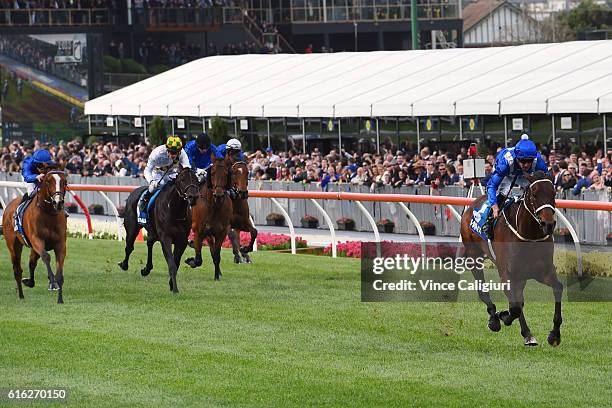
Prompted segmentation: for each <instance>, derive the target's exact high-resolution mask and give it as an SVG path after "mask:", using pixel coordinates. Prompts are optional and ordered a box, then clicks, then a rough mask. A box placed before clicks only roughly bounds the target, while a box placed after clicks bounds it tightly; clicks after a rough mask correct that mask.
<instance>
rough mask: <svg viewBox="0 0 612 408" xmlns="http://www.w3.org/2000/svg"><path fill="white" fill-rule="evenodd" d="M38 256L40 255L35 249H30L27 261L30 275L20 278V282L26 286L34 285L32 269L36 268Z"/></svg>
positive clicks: (31, 286)
mask: <svg viewBox="0 0 612 408" xmlns="http://www.w3.org/2000/svg"><path fill="white" fill-rule="evenodd" d="M38 258H40V255H38V254H37V253H36V251H30V261H29V262H28V268H29V269H30V277H29V278H24V279H22V280H21V283H23V284H24V285H26V286H27V287H28V288H33V287H34V283H35V282H34V271H35V270H36V265H37V264H38Z"/></svg>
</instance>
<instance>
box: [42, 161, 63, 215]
mask: <svg viewBox="0 0 612 408" xmlns="http://www.w3.org/2000/svg"><path fill="white" fill-rule="evenodd" d="M53 174H58V175H59V174H63V175H64V176H66V173H64V172H63V171H60V170H52V171H49V172H47V173H45V178H46V177H47V176H48V175H53ZM65 196H66V187H65V186H64V188H63V189H62V188H61V182H60V189H59V190H58V191H55V192H54V193H53V194H49V195H48V197H47V198H45V199H44V200H41V201H42V202H43V203H45V204H49V205H51V206H52V207H54V205H53V204H54V203H55V201H56V200H55V198H56V197H57V198H58V200H57V202H59V203H60V204H62V205H63V203H64V197H65ZM54 210H55V208H54ZM60 210H61V207H60ZM55 211H59V210H55Z"/></svg>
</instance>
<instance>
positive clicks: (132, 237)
mask: <svg viewBox="0 0 612 408" xmlns="http://www.w3.org/2000/svg"><path fill="white" fill-rule="evenodd" d="M131 224H132V222H128V223H125V221H124V225H125V232H126V237H125V258H124V259H123V261H121V262H119V267H120V268H121V269H123V270H124V271H127V270H128V262H129V259H130V255H131V254H132V251H134V241H136V237H137V236H138V233H139V232H140V228H141V227H140V226H137V225H131Z"/></svg>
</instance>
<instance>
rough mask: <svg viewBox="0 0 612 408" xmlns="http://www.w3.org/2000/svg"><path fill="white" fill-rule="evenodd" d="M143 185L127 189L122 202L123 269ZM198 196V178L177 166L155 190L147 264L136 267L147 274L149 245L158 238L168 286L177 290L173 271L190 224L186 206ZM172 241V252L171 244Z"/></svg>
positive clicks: (137, 227)
mask: <svg viewBox="0 0 612 408" xmlns="http://www.w3.org/2000/svg"><path fill="white" fill-rule="evenodd" d="M146 188H148V187H147V186H143V187H140V188H138V189H136V190H134V191H133V192H132V193H130V195H129V197H128V199H127V201H126V205H125V218H124V222H123V226H124V227H125V231H126V235H127V236H126V239H125V259H124V260H123V261H121V262H119V266H120V267H121V269H123V270H124V271H127V270H128V260H129V258H130V254H131V253H132V251H133V250H134V241H135V240H136V236H137V235H138V232H139V231H140V229H141V228H142V227H141V226H140V225H139V224H138V222H137V213H138V209H137V206H138V199H139V198H140V196H141V194H142V193H143V191H144V190H145V189H146ZM198 197H199V189H198V179H197V177H196V175H195V173H194V172H193V171H192V170H191V169H190V168H188V167H185V168H180V169H179V173H178V175H177V176H176V179H175V180H174V181H171V182H169V183H168V184H166V185H165V186H164V187H163V188H162V190H161V191H160V192H159V195H158V197H157V199H156V200H155V205H154V206H153V211H152V214H150V216H149V222H148V223H147V225H146V226H145V229H146V230H147V264H146V265H145V267H144V268H143V269H142V270H141V271H140V274H141V275H142V276H147V275H148V274H149V273H151V270H152V269H153V245H155V242H157V241H160V243H161V246H162V252H163V254H164V257H165V258H166V263H167V264H168V271H169V274H170V280H169V282H168V283H169V285H170V290H171V291H172V292H174V293H178V286H177V285H176V272H177V270H178V267H179V265H180V263H181V257H182V256H183V252H185V247H186V246H187V238H188V236H189V228H190V226H191V211H190V207H191V206H193V205H195V203H196V200H197V199H198ZM173 244H174V253H173V251H172V245H173Z"/></svg>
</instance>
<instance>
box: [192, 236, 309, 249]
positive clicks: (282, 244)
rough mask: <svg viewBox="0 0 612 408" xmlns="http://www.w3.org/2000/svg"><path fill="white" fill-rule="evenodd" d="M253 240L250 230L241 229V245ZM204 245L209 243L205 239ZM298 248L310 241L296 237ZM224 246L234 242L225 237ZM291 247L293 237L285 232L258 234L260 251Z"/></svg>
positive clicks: (303, 246)
mask: <svg viewBox="0 0 612 408" xmlns="http://www.w3.org/2000/svg"><path fill="white" fill-rule="evenodd" d="M189 239H193V231H192V232H191V233H190V234H189ZM250 241H251V234H249V233H248V232H244V231H240V245H241V246H244V245H248V244H249V242H250ZM204 245H207V242H206V240H204ZM295 246H296V248H306V247H307V246H308V243H307V242H306V240H305V239H303V238H302V237H299V236H296V237H295ZM222 247H223V248H231V247H232V243H231V242H230V240H229V238H227V237H225V240H224V241H223V245H222ZM281 249H291V237H290V236H289V235H285V234H272V233H270V232H260V233H259V234H257V250H258V251H270V250H281Z"/></svg>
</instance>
